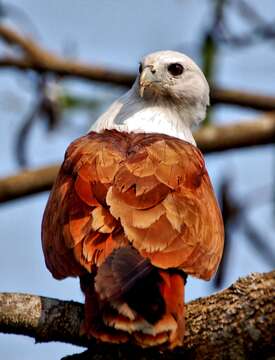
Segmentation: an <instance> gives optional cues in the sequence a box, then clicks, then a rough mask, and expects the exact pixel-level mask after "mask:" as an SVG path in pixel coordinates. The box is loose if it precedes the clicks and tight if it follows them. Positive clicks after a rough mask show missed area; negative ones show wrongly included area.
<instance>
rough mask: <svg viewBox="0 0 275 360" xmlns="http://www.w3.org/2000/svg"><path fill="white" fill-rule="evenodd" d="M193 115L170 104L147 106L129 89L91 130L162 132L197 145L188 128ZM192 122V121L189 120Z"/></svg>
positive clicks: (149, 104) (150, 104)
mask: <svg viewBox="0 0 275 360" xmlns="http://www.w3.org/2000/svg"><path fill="white" fill-rule="evenodd" d="M190 117H192V114H191V113H190V111H187V109H184V108H182V109H181V111H179V109H178V108H177V109H176V108H175V107H174V106H172V105H171V104H163V103H162V104H161V103H148V102H147V101H145V100H143V99H142V98H140V97H139V95H138V94H137V93H136V91H135V89H133V88H132V89H131V90H130V91H128V92H127V93H126V94H125V95H123V96H122V97H121V98H119V99H118V100H117V101H115V102H114V103H113V104H112V105H111V106H110V108H109V109H108V110H107V111H106V112H105V113H104V114H102V115H101V116H100V117H99V118H98V120H97V121H96V122H95V123H94V124H93V126H92V127H91V129H90V131H91V130H93V131H97V132H100V131H102V130H104V129H116V130H118V131H126V132H135V133H137V132H145V133H161V134H166V135H170V136H174V137H177V138H180V139H182V140H185V141H188V142H189V143H191V144H193V145H196V143H195V140H194V138H193V136H192V132H191V129H190V122H191V123H192V122H193V119H192V118H191V119H190ZM190 120H191V121H190Z"/></svg>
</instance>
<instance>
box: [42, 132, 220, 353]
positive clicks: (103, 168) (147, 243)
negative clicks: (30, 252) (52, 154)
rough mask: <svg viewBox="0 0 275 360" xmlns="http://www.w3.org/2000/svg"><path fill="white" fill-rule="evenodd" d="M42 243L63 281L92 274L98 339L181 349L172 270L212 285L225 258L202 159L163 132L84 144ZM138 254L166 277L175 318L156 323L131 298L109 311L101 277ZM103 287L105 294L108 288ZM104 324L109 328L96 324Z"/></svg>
mask: <svg viewBox="0 0 275 360" xmlns="http://www.w3.org/2000/svg"><path fill="white" fill-rule="evenodd" d="M42 243H43V250H44V255H45V260H46V264H47V266H48V268H49V270H50V271H51V272H52V274H53V276H54V277H56V278H58V279H61V278H65V277H67V276H80V277H81V279H83V278H84V277H86V276H87V274H88V275H89V276H91V279H90V285H89V286H88V287H83V288H85V289H86V290H84V291H85V296H86V307H85V309H86V310H85V311H86V313H87V316H86V331H87V332H88V333H89V334H90V335H92V336H96V337H98V338H99V339H101V340H104V341H113V342H124V341H127V340H130V341H132V342H135V343H137V344H139V345H141V346H149V345H157V344H166V346H169V347H174V346H176V345H179V344H181V343H182V337H183V333H184V320H183V318H184V308H183V293H184V283H183V279H182V277H181V276H180V275H178V273H177V274H170V273H169V271H170V270H169V269H170V268H176V269H177V271H179V272H180V271H184V272H186V273H189V274H192V275H194V276H197V277H199V278H203V279H206V280H207V279H209V278H210V277H211V276H212V275H213V273H214V272H215V271H216V269H217V266H218V264H219V261H220V259H221V255H222V250H223V225H222V219H221V215H220V211H219V208H218V205H217V202H216V199H215V196H214V192H213V189H212V186H211V183H210V180H209V177H208V174H207V171H206V169H205V164H204V160H203V157H202V155H201V153H200V151H199V150H198V149H197V148H196V147H194V146H193V145H191V144H189V143H186V142H184V141H182V140H179V139H176V138H173V137H170V136H166V135H161V134H133V133H120V132H117V131H114V130H113V131H111V130H105V131H104V132H102V133H94V132H91V133H89V134H87V135H86V136H83V137H81V138H79V139H77V140H75V141H74V142H73V143H72V144H71V145H70V146H69V148H68V150H67V152H66V156H65V159H64V162H63V164H62V167H61V169H60V172H59V175H58V177H57V179H56V182H55V184H54V187H53V189H52V192H51V195H50V197H49V200H48V204H47V207H46V210H45V213H44V217H43V224H42ZM129 246H130V247H133V248H134V249H136V250H135V251H137V252H138V253H139V254H140V255H139V256H142V257H143V258H144V259H148V260H146V261H149V262H150V263H151V265H152V266H153V267H154V268H158V269H159V274H160V276H161V278H162V281H161V282H162V285H159V286H161V292H162V296H163V299H164V301H165V304H166V305H165V306H166V312H165V315H163V316H162V318H161V319H159V320H158V321H157V322H155V323H152V324H149V323H148V321H147V320H146V319H144V318H142V316H140V315H139V314H138V313H137V311H138V310H135V309H133V308H131V306H129V304H128V303H127V301H128V298H127V299H126V298H123V296H126V295H123V292H122V293H121V298H116V299H113V298H110V299H108V300H104V301H105V302H106V301H107V302H108V301H109V305H108V304H107V305H106V303H105V302H104V304H103V303H102V302H101V300H100V291H101V290H98V292H97V291H96V289H95V288H94V278H95V276H96V274H97V272H98V271H99V270H98V269H103V267H104V266H105V265H104V264H106V261H109V260H108V259H109V258H110V256H112V254H113V253H114V251H115V249H119V248H127V247H129ZM122 253H123V251H122ZM122 263H123V262H122ZM99 273H100V274H105V273H104V272H102V271H101V270H100V271H99ZM130 274H131V271H130ZM104 276H105V275H104ZM104 276H102V278H104ZM106 276H109V275H108V274H107V275H106ZM98 279H100V276H99V277H98ZM110 279H111V278H110ZM99 281H101V280H99ZM82 282H83V280H82ZM131 284H132V283H131ZM133 284H134V285H133V286H136V285H135V283H133ZM125 286H126V285H125ZM131 286H132V285H131ZM138 286H139V285H138ZM148 286H149V285H148ZM126 287H127V286H126ZM97 289H105V287H104V286H103V285H101V284H100V283H99V284H98V286H97ZM102 291H103V290H102ZM104 291H105V290H104ZM133 291H135V289H134V290H133ZM144 296H146V294H144ZM91 302H93V305H92V304H91ZM89 304H90V305H89ZM91 306H93V307H94V309H97V310H91ZM136 309H138V306H137V307H136ZM175 309H177V310H175ZM98 317H100V319H101V320H100V321H101V322H102V323H101V325H98V324H97V325H95V324H93V322H96V321H97V322H98V321H99V320H98ZM104 319H105V320H104ZM100 321H99V322H100ZM148 324H149V325H148ZM110 328H111V330H110ZM114 329H117V332H114ZM127 329H128V330H127ZM167 329H168V330H167Z"/></svg>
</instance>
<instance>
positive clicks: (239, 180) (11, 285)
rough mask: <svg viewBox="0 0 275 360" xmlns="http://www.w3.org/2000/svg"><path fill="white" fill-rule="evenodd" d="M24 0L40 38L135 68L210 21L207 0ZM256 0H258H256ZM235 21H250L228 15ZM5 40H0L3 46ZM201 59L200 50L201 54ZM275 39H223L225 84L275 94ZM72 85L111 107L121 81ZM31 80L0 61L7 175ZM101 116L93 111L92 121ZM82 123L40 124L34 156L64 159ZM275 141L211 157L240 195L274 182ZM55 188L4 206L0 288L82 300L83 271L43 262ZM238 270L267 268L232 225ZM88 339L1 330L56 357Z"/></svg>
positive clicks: (192, 290)
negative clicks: (249, 43)
mask: <svg viewBox="0 0 275 360" xmlns="http://www.w3.org/2000/svg"><path fill="white" fill-rule="evenodd" d="M6 2H7V3H10V4H15V5H17V6H18V7H21V8H22V9H24V11H25V12H26V13H27V14H28V16H29V17H30V18H31V19H32V21H33V23H34V25H35V28H36V29H38V31H33V30H32V29H33V28H32V27H31V26H29V25H27V24H26V25H24V28H25V30H26V31H27V32H29V33H31V34H32V36H34V37H35V39H36V40H37V41H39V43H40V44H41V45H42V46H45V47H46V48H48V49H51V50H53V51H57V52H60V53H62V52H64V51H65V52H66V49H67V48H70V49H73V50H71V52H72V53H73V54H71V55H74V56H75V57H78V58H80V59H82V60H85V61H87V62H91V63H96V64H105V65H108V66H112V67H115V68H118V69H125V70H133V71H134V70H135V69H137V67H138V62H139V58H140V57H141V56H142V55H144V54H146V53H148V52H151V51H155V50H160V49H181V50H183V49H186V51H187V52H189V54H190V55H191V56H196V54H197V52H195V51H193V50H192V47H191V45H192V44H197V43H199V40H200V34H201V31H202V30H203V29H205V27H206V26H207V25H208V21H209V18H210V17H209V3H210V1H207V0H202V1H200V2H198V1H194V0H193V1H192V0H189V1H187V0H171V1H167V0H158V1H147V0H140V1H132V0H131V1H127V0H121V1H120V2H114V1H111V0H101V1H100V2H99V1H88V0H78V1H77V2H76V1H73V0H59V1H58V2H57V1H54V0H48V1H41V0H40V1H37V0H36V1H35V0H17V1H16V0H13V1H6ZM250 3H251V4H255V5H257V4H258V2H257V1H256V0H251V1H250ZM257 7H258V8H259V11H260V13H261V14H262V15H263V16H265V17H266V18H267V19H268V18H269V19H271V18H272V14H273V15H274V10H275V4H274V1H273V0H263V1H262V2H261V4H260V5H259V4H258V5H257ZM230 23H232V24H233V25H234V27H235V29H236V30H238V29H242V28H243V26H242V24H241V23H240V21H239V20H238V18H237V17H234V16H230ZM1 51H3V48H2V47H1V45H0V55H1ZM196 60H197V61H199V59H198V58H196ZM274 68H275V63H274V44H272V43H266V44H259V45H257V46H255V47H251V48H246V49H240V50H234V49H228V48H227V49H222V50H221V51H220V54H219V58H218V62H217V69H216V81H217V83H218V84H219V85H221V86H225V87H230V88H237V89H243V90H251V91H259V92H261V93H267V94H273V95H275V88H274V84H275V69H274ZM66 87H68V88H70V89H71V90H72V91H76V92H78V93H83V94H85V95H90V96H98V97H100V98H103V100H104V107H107V105H108V104H109V103H110V102H111V101H113V99H114V98H115V97H116V96H118V94H119V93H120V90H115V91H114V90H113V89H106V88H105V87H102V86H101V87H98V86H96V85H91V84H88V83H83V82H77V81H67V82H66ZM34 100H35V99H34V97H33V92H32V86H31V82H30V81H29V80H27V79H26V78H25V77H24V75H20V74H19V75H18V74H15V73H14V72H11V71H2V70H1V71H0V116H1V119H2V121H0V154H1V155H0V156H1V162H0V176H6V175H8V174H10V173H14V172H16V171H17V165H16V163H15V160H14V156H13V142H14V137H15V135H16V133H17V129H18V126H19V124H20V121H21V119H22V118H23V116H24V114H27V113H28V110H29V108H30V106H31V105H32V103H33V102H34ZM256 115H257V113H256V112H254V111H247V110H241V109H239V108H232V107H228V108H224V107H219V108H218V109H217V111H216V113H215V119H217V120H219V122H224V123H225V122H230V121H239V120H241V119H243V120H246V119H249V118H252V117H254V116H256ZM94 120H95V116H91V122H92V121H94ZM83 124H84V125H83V126H82V127H79V128H77V127H75V128H72V127H71V126H68V128H66V126H65V127H63V128H62V129H60V130H59V131H58V132H57V133H54V134H47V133H45V129H44V126H43V125H41V124H37V125H36V126H35V128H34V129H33V132H32V136H31V140H30V143H29V144H28V154H29V157H30V159H31V164H32V165H33V166H38V165H42V164H49V163H52V162H57V161H61V160H62V157H63V154H64V151H65V149H66V147H67V146H68V144H69V142H70V141H72V140H73V139H74V138H75V137H77V136H79V135H81V133H83V132H85V131H86V127H85V126H86V125H85V122H84V123H83ZM274 155H275V154H274V148H272V146H264V147H261V148H254V149H249V150H245V149H244V150H240V151H229V152H227V153H222V154H220V155H219V154H217V155H210V156H207V159H206V160H207V165H208V169H209V172H210V175H211V177H212V180H213V183H214V185H218V183H219V181H220V180H221V177H222V175H223V174H225V173H229V174H233V175H234V181H233V189H234V192H235V194H236V195H244V194H246V193H249V192H252V193H253V191H256V190H255V189H257V188H258V187H259V186H263V185H267V186H271V185H272V181H273V177H272V176H273V175H274V170H273V165H274ZM47 196H48V194H46V193H43V194H38V195H35V196H31V197H28V198H26V199H22V200H18V201H15V202H11V203H8V204H5V205H1V207H0V228H1V241H0V291H14V292H26V293H34V294H40V295H46V296H51V297H57V298H60V299H74V300H78V301H82V300H83V298H82V295H81V292H80V290H79V286H78V281H77V280H75V279H67V280H65V281H62V282H58V281H56V280H54V279H53V278H52V277H51V275H50V273H49V272H48V271H47V269H46V267H45V265H44V259H43V254H42V250H41V244H40V224H41V217H42V214H43V210H44V207H45V203H46V200H47ZM272 216H273V215H272V212H271V204H270V203H267V204H265V205H264V206H261V207H259V208H258V207H256V208H255V210H253V211H252V212H251V213H250V217H251V219H252V220H253V221H254V222H255V223H257V226H258V227H259V228H261V229H262V230H263V231H265V233H266V236H267V238H268V239H270V241H271V242H273V245H274V221H273V220H274V218H273V217H272ZM230 265H231V267H230V271H229V272H228V276H227V278H226V285H229V284H230V283H231V282H233V281H234V280H236V279H237V278H238V277H239V276H241V275H245V274H248V273H250V272H252V271H268V270H269V269H270V265H268V264H266V263H265V262H264V261H263V260H262V258H261V257H260V256H259V254H257V252H256V251H255V250H254V249H253V248H252V247H251V246H250V245H249V243H248V242H247V241H246V240H245V238H244V236H243V234H242V233H241V232H240V231H237V232H236V233H234V236H233V251H232V253H231V254H230ZM212 291H213V288H212V287H211V285H210V284H209V283H204V282H202V281H198V280H192V281H189V282H188V287H187V291H186V293H187V295H186V296H187V300H188V299H191V298H195V297H198V296H204V295H206V294H208V293H211V292H212ZM74 351H75V352H77V351H81V348H77V347H73V346H70V345H65V344H57V343H51V344H34V341H33V340H32V339H30V338H26V337H21V336H15V335H1V334H0V358H3V359H4V358H8V359H12V360H13V359H14V360H15V359H18V358H19V357H20V359H21V360H22V359H30V358H37V357H39V359H58V358H60V357H62V356H65V355H66V354H71V353H73V352H74Z"/></svg>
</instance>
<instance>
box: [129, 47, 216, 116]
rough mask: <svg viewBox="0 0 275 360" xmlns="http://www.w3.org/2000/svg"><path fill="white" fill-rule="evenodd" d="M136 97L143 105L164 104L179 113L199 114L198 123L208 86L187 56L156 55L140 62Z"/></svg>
mask: <svg viewBox="0 0 275 360" xmlns="http://www.w3.org/2000/svg"><path fill="white" fill-rule="evenodd" d="M139 73H140V74H139V76H138V83H136V86H137V85H138V87H139V95H140V96H141V97H142V98H143V99H144V101H146V102H147V101H149V102H161V101H165V102H166V104H167V103H171V105H173V106H176V107H178V108H179V110H181V109H182V110H184V109H185V110H186V111H188V112H190V111H191V112H192V109H193V110H194V111H196V112H198V114H197V115H198V118H197V119H196V120H195V122H199V121H201V120H202V119H203V118H204V116H205V112H206V107H207V105H209V86H208V83H207V81H206V79H205V76H204V74H203V72H202V71H201V70H200V68H199V67H198V66H197V65H196V64H195V63H194V61H192V60H191V59H190V58H189V57H188V56H186V55H184V54H182V53H179V52H176V51H159V52H155V53H152V54H149V55H148V56H146V57H144V59H143V60H142V61H141V62H140V67H139Z"/></svg>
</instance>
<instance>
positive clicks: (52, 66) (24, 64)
mask: <svg viewBox="0 0 275 360" xmlns="http://www.w3.org/2000/svg"><path fill="white" fill-rule="evenodd" d="M0 37H1V38H2V39H3V40H4V41H6V42H7V43H9V44H12V45H17V46H19V47H20V48H21V50H23V54H24V55H23V56H21V57H16V56H2V57H0V67H2V68H16V69H19V70H33V71H36V72H40V73H45V72H50V73H55V74H57V75H59V76H71V77H78V78H82V79H85V80H92V81H98V82H103V83H108V84H114V85H121V86H127V87H130V86H131V85H132V84H133V82H134V80H135V77H136V74H133V73H126V72H121V71H116V70H112V69H108V68H104V67H101V66H94V65H89V64H84V63H81V62H78V61H73V60H69V59H65V58H63V57H61V56H57V55H55V54H53V53H52V52H50V51H46V50H45V49H43V48H42V47H41V46H39V45H38V44H37V43H36V42H34V41H33V40H32V39H30V38H29V37H24V36H22V35H20V34H19V33H18V32H16V31H15V30H13V29H11V28H9V27H7V26H4V25H0ZM211 102H212V103H213V104H215V103H225V104H233V105H239V106H245V107H251V108H254V109H257V110H265V111H272V110H275V97H274V96H263V95H257V94H253V93H247V92H242V91H235V90H225V89H218V88H212V89H211Z"/></svg>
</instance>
